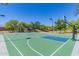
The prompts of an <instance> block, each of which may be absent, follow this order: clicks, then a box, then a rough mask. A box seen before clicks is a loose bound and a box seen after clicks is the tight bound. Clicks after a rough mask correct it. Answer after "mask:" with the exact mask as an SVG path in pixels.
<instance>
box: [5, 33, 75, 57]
mask: <svg viewBox="0 0 79 59" xmlns="http://www.w3.org/2000/svg"><path fill="white" fill-rule="evenodd" d="M46 35H53V36H57V37H67V38H68V40H67V41H66V42H60V41H56V40H50V39H46V38H43V36H46ZM4 38H5V42H6V46H7V50H8V53H9V55H10V56H70V55H71V54H72V50H73V47H74V44H75V41H73V40H72V39H71V35H70V34H52V33H43V32H40V33H39V32H31V33H8V34H5V35H4Z"/></svg>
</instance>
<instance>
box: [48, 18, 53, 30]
mask: <svg viewBox="0 0 79 59" xmlns="http://www.w3.org/2000/svg"><path fill="white" fill-rule="evenodd" d="M49 20H51V21H52V31H53V18H49Z"/></svg>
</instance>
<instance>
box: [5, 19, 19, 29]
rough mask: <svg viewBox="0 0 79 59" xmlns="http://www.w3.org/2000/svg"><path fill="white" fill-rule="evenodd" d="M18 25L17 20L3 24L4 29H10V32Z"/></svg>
mask: <svg viewBox="0 0 79 59" xmlns="http://www.w3.org/2000/svg"><path fill="white" fill-rule="evenodd" d="M17 24H18V21H17V20H10V21H9V22H7V23H6V24H5V28H7V29H10V30H15V26H16V25H17Z"/></svg>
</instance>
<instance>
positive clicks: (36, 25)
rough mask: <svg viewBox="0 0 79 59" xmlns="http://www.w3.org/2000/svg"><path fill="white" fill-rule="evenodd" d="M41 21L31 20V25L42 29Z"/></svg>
mask: <svg viewBox="0 0 79 59" xmlns="http://www.w3.org/2000/svg"><path fill="white" fill-rule="evenodd" d="M40 25H41V24H40V22H39V21H36V22H31V27H32V28H33V29H34V31H35V29H40Z"/></svg>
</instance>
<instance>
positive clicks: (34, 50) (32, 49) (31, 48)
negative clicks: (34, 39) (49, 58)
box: [27, 39, 44, 56]
mask: <svg viewBox="0 0 79 59" xmlns="http://www.w3.org/2000/svg"><path fill="white" fill-rule="evenodd" d="M29 41H30V39H28V40H27V45H28V47H29V48H30V49H31V50H32V51H34V52H36V53H38V54H39V55H41V56H44V55H43V54H41V53H39V52H38V51H36V50H35V49H33V48H32V47H31V46H30V44H29Z"/></svg>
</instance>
